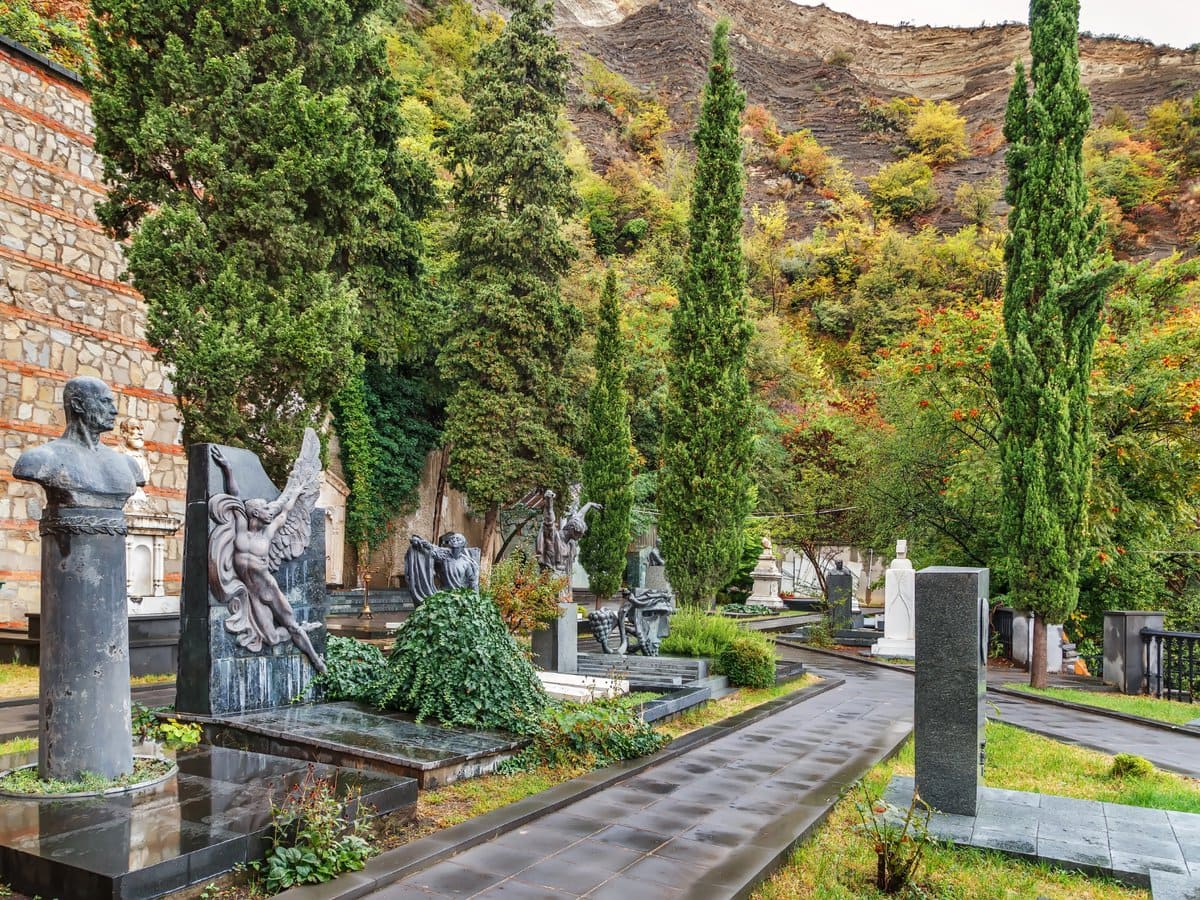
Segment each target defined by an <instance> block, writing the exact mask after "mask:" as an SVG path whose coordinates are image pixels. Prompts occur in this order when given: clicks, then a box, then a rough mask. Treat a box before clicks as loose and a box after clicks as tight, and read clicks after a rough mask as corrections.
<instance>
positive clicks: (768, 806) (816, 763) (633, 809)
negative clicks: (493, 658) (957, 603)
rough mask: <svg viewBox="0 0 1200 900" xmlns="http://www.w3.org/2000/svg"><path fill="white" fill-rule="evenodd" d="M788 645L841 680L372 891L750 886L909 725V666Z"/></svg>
mask: <svg viewBox="0 0 1200 900" xmlns="http://www.w3.org/2000/svg"><path fill="white" fill-rule="evenodd" d="M787 654H788V656H789V657H791V656H795V657H797V658H803V659H804V660H805V662H806V663H807V664H810V665H811V666H812V668H813V670H820V673H821V674H823V675H826V676H829V677H830V678H841V679H844V680H845V683H844V684H841V685H839V686H837V687H835V688H833V689H832V690H829V691H826V692H825V693H823V694H820V695H818V696H816V697H813V698H811V699H809V700H807V701H805V702H803V703H800V704H797V705H795V706H792V707H790V708H788V709H785V710H783V711H781V712H779V713H777V714H775V715H773V716H770V717H768V718H766V719H764V720H762V721H759V722H755V723H753V724H751V725H748V726H746V727H744V728H741V729H739V730H737V731H734V732H733V733H731V734H729V735H727V736H724V737H720V738H718V739H717V740H715V741H712V742H710V743H708V744H704V745H702V746H700V747H698V748H696V749H694V750H690V751H688V752H686V753H684V754H682V755H680V756H678V757H676V758H675V759H672V760H668V761H666V762H663V763H661V764H658V765H655V766H652V767H651V768H649V769H647V770H646V771H644V772H642V773H641V774H639V775H637V776H635V777H633V778H631V779H629V780H627V781H625V782H623V783H621V784H619V785H616V786H614V787H611V788H607V789H604V790H602V791H599V792H597V793H595V794H592V795H591V796H590V797H587V798H585V799H582V800H579V801H576V802H574V803H572V804H570V805H568V806H566V807H564V808H563V809H561V810H559V811H557V812H553V813H550V814H549V815H546V816H542V817H540V818H537V819H535V820H534V821H532V822H530V823H528V824H526V825H525V826H523V827H521V828H518V829H517V830H515V831H511V832H508V833H506V834H503V835H501V836H499V837H497V838H495V839H493V840H490V841H488V842H486V843H483V844H479V845H478V846H476V847H473V848H471V849H468V850H466V851H464V852H462V853H459V854H457V855H456V856H454V857H452V858H450V859H448V860H446V861H444V862H440V863H437V864H436V865H433V866H431V867H429V868H427V869H424V870H422V871H419V872H416V873H413V874H411V875H409V876H407V877H406V878H404V879H402V880H401V881H399V882H397V883H394V884H390V885H388V884H386V880H385V879H383V878H381V879H380V881H379V882H378V884H379V889H378V890H377V891H376V892H375V893H373V894H371V895H370V896H374V897H377V898H389V900H395V898H429V897H431V896H433V897H446V896H458V897H480V898H492V897H545V898H563V897H588V898H594V900H601V898H605V897H613V898H619V900H631V898H639V897H655V898H670V897H687V898H689V900H702V898H707V897H721V898H728V897H731V896H741V895H742V892H743V891H744V890H745V889H747V888H748V886H751V885H754V884H756V883H757V882H758V881H759V880H760V879H761V878H762V877H763V876H765V875H766V874H768V873H769V872H771V871H772V870H773V869H774V868H775V867H776V866H777V865H778V864H780V863H781V862H782V861H784V860H785V859H786V857H787V854H788V853H789V852H790V850H791V849H792V847H793V846H794V845H795V844H796V843H797V842H798V841H800V840H802V839H803V838H804V837H806V836H807V835H808V833H809V832H810V831H811V830H812V829H813V828H814V827H815V826H816V825H817V824H819V822H820V821H821V820H822V819H823V818H824V817H825V815H826V813H827V812H828V810H829V808H830V806H831V805H832V803H833V802H834V801H835V800H836V799H837V797H838V795H839V794H840V792H841V791H842V790H844V789H845V788H846V787H848V786H849V785H852V784H854V782H856V781H857V780H858V779H859V778H860V777H861V776H862V775H863V774H864V773H865V772H866V771H867V770H868V769H870V768H871V767H872V766H873V765H875V763H877V762H878V761H879V760H881V759H883V758H884V757H886V756H887V755H888V754H890V753H891V752H892V751H893V750H895V748H896V747H898V746H899V745H900V743H902V742H903V741H904V739H905V738H906V737H907V735H908V734H909V732H910V730H911V728H912V681H911V679H910V678H909V676H907V675H905V674H904V673H901V672H893V671H890V670H888V669H883V668H878V667H873V666H864V665H861V664H856V663H853V662H848V661H840V660H836V659H832V658H828V657H817V656H815V655H813V654H808V653H805V652H804V651H787ZM405 850H406V848H403V847H401V848H398V850H396V851H391V853H392V854H396V856H395V857H394V858H393V860H392V861H391V864H392V865H395V864H396V863H397V862H398V861H400V860H401V859H402V858H403V857H404V856H405V853H404V851H405ZM388 855H389V854H384V857H387V856H388ZM380 860H383V857H381V858H380ZM370 868H372V867H369V869H370ZM375 871H376V872H378V871H379V870H378V869H376V870H375Z"/></svg>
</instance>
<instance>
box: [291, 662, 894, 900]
mask: <svg viewBox="0 0 1200 900" xmlns="http://www.w3.org/2000/svg"><path fill="white" fill-rule="evenodd" d="M843 684H845V680H844V679H840V678H826V679H825V680H824V681H822V682H821V683H820V684H815V685H813V686H812V687H807V688H804V689H803V690H801V691H797V692H796V693H795V694H792V695H790V696H787V697H781V698H779V699H778V700H771V701H768V702H767V703H764V704H762V705H761V706H756V707H753V708H752V709H748V710H746V711H745V712H742V713H738V714H737V715H736V716H731V717H730V718H728V719H723V720H722V721H720V722H716V723H714V724H712V725H707V726H705V727H704V728H701V729H699V730H697V731H693V732H691V733H690V734H685V735H684V736H683V737H681V738H676V739H675V740H674V741H672V742H671V743H670V744H669V745H668V746H667V747H666V748H665V749H663V750H661V751H659V752H658V753H655V754H654V755H653V756H647V757H643V758H641V759H636V760H630V761H627V762H623V763H618V764H617V765H614V766H609V767H607V768H604V769H597V770H595V771H593V772H588V773H587V774H585V775H581V776H579V777H578V778H574V779H572V780H570V781H565V782H563V783H562V784H558V785H555V786H554V787H552V788H548V789H547V790H544V791H542V792H540V793H537V794H534V795H533V796H531V797H526V798H525V799H524V800H518V801H517V802H516V803H512V804H510V805H508V806H505V807H501V808H500V809H497V810H493V811H492V812H490V813H485V814H484V815H482V816H477V817H476V818H474V819H471V820H469V821H466V822H463V823H462V824H460V825H454V826H452V827H451V828H446V829H444V830H442V831H438V832H435V833H433V834H431V835H428V836H426V837H423V838H420V839H419V840H416V841H413V842H412V843H409V844H405V845H403V846H401V847H396V848H395V849H394V850H388V851H386V852H384V853H381V854H380V855H379V856H376V857H375V858H374V859H372V860H370V861H369V862H368V863H367V865H366V868H364V869H363V870H362V871H361V872H351V873H349V874H347V875H343V876H340V877H338V878H336V879H334V880H333V881H330V882H326V883H325V884H320V885H312V886H308V887H299V888H292V889H291V890H288V891H284V892H283V893H281V894H278V895H276V896H277V897H279V898H280V900H353V898H356V897H362V896H364V895H366V894H369V893H371V892H372V891H374V890H378V889H379V888H382V887H386V886H387V885H389V884H393V883H394V882H396V881H399V880H400V879H402V878H405V877H407V876H408V875H411V874H413V873H415V872H419V871H421V870H422V869H426V868H429V867H430V866H432V865H434V864H436V863H439V862H441V861H443V860H445V859H448V858H449V857H451V856H454V855H455V854H458V853H461V852H462V851H464V850H469V849H470V848H472V847H474V846H477V845H478V844H481V843H484V842H485V841H489V840H492V839H493V838H496V837H499V836H500V835H502V834H506V833H508V832H510V831H513V830H515V829H517V828H520V827H521V826H522V825H525V824H527V823H528V822H531V821H533V820H534V819H537V818H540V817H541V816H544V815H547V814H548V813H552V812H557V811H558V810H560V809H562V808H564V807H566V806H569V805H570V804H572V803H574V802H575V801H577V800H582V799H584V798H585V797H589V796H591V795H592V794H595V793H597V792H598V791H602V790H604V789H606V788H609V787H613V786H615V785H617V784H620V783H621V782H623V781H626V780H628V779H630V778H633V777H634V776H636V775H640V774H641V773H642V772H644V771H646V770H647V769H649V768H651V767H652V766H656V765H659V764H660V763H664V762H667V761H669V760H672V759H675V758H676V757H678V756H682V755H683V754H684V753H687V752H688V751H690V750H695V749H696V748H697V747H701V746H703V745H705V744H707V743H710V742H711V741H714V740H716V739H717V738H720V737H724V736H725V735H727V734H729V733H730V732H731V731H736V730H737V729H739V728H745V727H746V726H748V725H753V724H754V723H756V722H760V721H762V720H763V719H765V718H767V717H768V716H772V715H774V714H775V713H778V712H782V711H783V710H785V709H789V708H791V707H793V706H796V705H797V704H800V703H803V702H804V701H805V700H809V699H811V698H813V697H817V696H819V695H821V694H824V693H825V692H826V691H831V690H833V689H834V688H837V687H841V686H842V685H843ZM901 743H903V742H901ZM893 752H895V751H893ZM801 839H802V838H801ZM798 840H799V839H798ZM789 852H790V850H789ZM786 855H787V854H786V853H785V854H782V855H781V860H782V858H784V857H786ZM772 865H773V867H778V865H779V862H774V863H773V864H772ZM773 870H774V869H773V868H772V871H773ZM757 883H758V882H757V880H756V881H754V882H753V883H752V884H750V885H748V886H747V890H746V891H745V892H744V893H739V894H738V896H746V895H748V894H749V892H750V890H751V889H752V888H753V886H754V885H755V884H757Z"/></svg>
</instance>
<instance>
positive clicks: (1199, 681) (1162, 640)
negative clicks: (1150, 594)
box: [1141, 628, 1200, 703]
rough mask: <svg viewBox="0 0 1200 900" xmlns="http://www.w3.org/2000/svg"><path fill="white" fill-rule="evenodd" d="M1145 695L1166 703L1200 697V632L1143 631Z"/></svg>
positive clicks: (1190, 700)
mask: <svg viewBox="0 0 1200 900" xmlns="http://www.w3.org/2000/svg"><path fill="white" fill-rule="evenodd" d="M1141 634H1142V646H1143V658H1142V662H1143V663H1144V666H1143V669H1142V671H1143V672H1145V673H1146V674H1145V692H1146V693H1147V694H1153V695H1154V696H1155V697H1158V698H1165V699H1167V700H1181V701H1183V702H1185V703H1194V702H1196V695H1197V694H1200V633H1198V632H1194V631H1160V630H1158V629H1155V628H1143V629H1142V631H1141Z"/></svg>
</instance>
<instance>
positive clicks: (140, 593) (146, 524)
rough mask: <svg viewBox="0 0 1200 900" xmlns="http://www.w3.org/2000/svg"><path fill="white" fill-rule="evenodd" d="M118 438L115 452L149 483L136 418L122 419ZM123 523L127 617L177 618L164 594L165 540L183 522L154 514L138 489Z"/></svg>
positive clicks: (175, 602) (173, 600)
mask: <svg viewBox="0 0 1200 900" xmlns="http://www.w3.org/2000/svg"><path fill="white" fill-rule="evenodd" d="M119 435H120V443H119V444H118V446H117V450H118V451H119V452H121V453H124V454H125V455H126V456H128V457H130V458H131V459H132V460H133V461H134V462H136V463H137V465H138V467H139V468H140V469H141V470H142V477H143V479H145V482H146V484H150V463H149V461H148V460H147V459H146V439H145V426H144V425H143V424H142V423H141V421H140V420H138V419H135V418H132V417H130V418H126V419H124V420H122V421H121V425H120V430H119ZM125 520H126V523H127V525H128V528H129V532H128V534H127V535H126V537H125V578H126V582H125V583H126V592H127V594H128V597H129V599H128V605H129V615H131V616H161V615H177V614H178V613H179V597H178V595H175V596H169V595H168V594H167V591H166V584H165V574H166V541H167V538H169V537H170V536H171V535H173V534H174V533H175V532H177V531H178V530H179V526H180V525H182V524H183V522H182V521H181V520H180V519H179V518H178V517H176V516H171V515H166V514H164V513H161V512H158V511H157V510H156V509H155V508H154V503H153V502H152V501H151V500H150V498H149V497H148V496H146V491H145V490H144V489H143V488H142V487H138V489H137V491H136V492H135V493H134V495H133V496H132V497H130V498H129V500H128V502H126V504H125Z"/></svg>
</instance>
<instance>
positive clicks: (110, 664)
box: [38, 507, 133, 781]
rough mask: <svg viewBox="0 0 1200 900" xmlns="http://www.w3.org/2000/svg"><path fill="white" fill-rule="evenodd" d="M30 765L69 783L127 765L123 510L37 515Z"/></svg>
mask: <svg viewBox="0 0 1200 900" xmlns="http://www.w3.org/2000/svg"><path fill="white" fill-rule="evenodd" d="M39 531H40V533H41V536H42V612H41V640H42V654H41V666H40V669H41V678H40V690H39V704H40V716H41V724H40V728H39V731H38V771H39V774H40V775H41V777H42V778H44V779H48V778H57V779H61V780H64V781H73V780H75V779H76V778H78V777H79V775H80V773H81V772H93V773H95V774H97V775H100V776H102V777H104V778H117V777H119V776H121V775H125V774H127V773H129V772H130V771H132V769H133V731H132V726H131V724H130V718H129V712H130V702H129V626H128V621H127V617H126V612H125V608H126V600H125V540H124V531H125V516H124V513H122V511H121V510H120V509H97V508H83V509H75V508H70V507H58V508H57V509H54V510H48V511H47V514H46V515H45V517H44V518H43V519H42V521H41V525H40V528H39Z"/></svg>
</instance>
